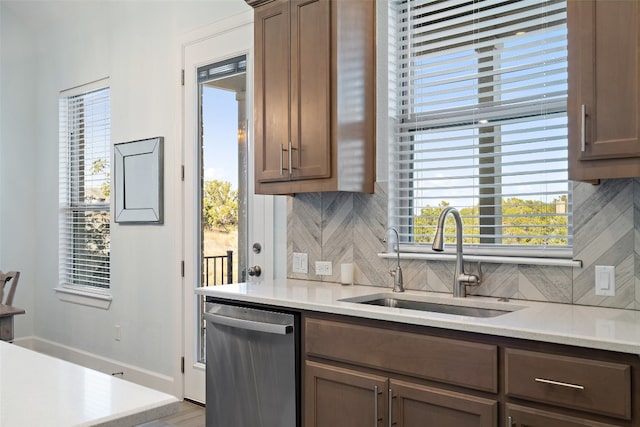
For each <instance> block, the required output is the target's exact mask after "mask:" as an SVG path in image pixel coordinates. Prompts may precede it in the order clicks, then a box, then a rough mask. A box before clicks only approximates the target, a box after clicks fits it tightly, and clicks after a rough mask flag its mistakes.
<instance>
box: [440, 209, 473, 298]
mask: <svg viewBox="0 0 640 427" xmlns="http://www.w3.org/2000/svg"><path fill="white" fill-rule="evenodd" d="M449 213H451V214H452V215H453V218H454V219H455V220H456V271H455V273H454V278H453V296H454V297H461V298H464V297H466V296H467V286H478V285H479V284H480V280H481V278H482V269H481V267H480V263H478V274H477V275H475V274H466V273H465V272H464V259H463V257H462V219H461V218H460V213H459V212H458V210H457V209H456V208H454V207H451V206H449V207H447V208H445V209H444V210H443V211H442V212H441V213H440V217H439V218H438V228H437V229H436V235H435V236H434V237H433V246H432V248H433V250H434V251H437V252H442V251H443V250H444V222H445V220H446V218H447V215H448V214H449Z"/></svg>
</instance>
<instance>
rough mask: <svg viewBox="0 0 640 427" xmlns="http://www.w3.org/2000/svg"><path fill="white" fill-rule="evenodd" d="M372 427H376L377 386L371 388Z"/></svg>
mask: <svg viewBox="0 0 640 427" xmlns="http://www.w3.org/2000/svg"><path fill="white" fill-rule="evenodd" d="M373 427H378V386H375V387H374V388H373Z"/></svg>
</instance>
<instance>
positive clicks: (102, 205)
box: [55, 78, 112, 309]
mask: <svg viewBox="0 0 640 427" xmlns="http://www.w3.org/2000/svg"><path fill="white" fill-rule="evenodd" d="M104 91H106V92H104ZM93 94H98V95H99V96H102V99H101V100H100V101H101V105H102V106H103V107H104V103H106V111H107V117H103V118H102V119H103V120H102V121H101V122H99V123H93V122H92V121H91V120H87V121H85V120H84V119H85V117H84V116H81V117H82V122H83V125H82V126H83V127H82V129H81V130H80V131H78V129H79V128H78V125H75V124H74V123H72V118H73V117H72V116H73V114H74V113H77V112H78V107H76V106H71V105H70V104H71V103H72V102H80V103H82V102H83V101H84V100H85V99H87V98H89V97H90V96H91V95H93ZM78 100H79V101H78ZM110 100H111V89H110V87H109V79H108V78H107V79H101V80H98V81H95V82H92V83H89V84H86V85H82V86H78V87H75V88H72V89H69V90H65V91H62V92H61V93H60V97H59V107H60V109H59V126H60V128H59V150H60V152H59V164H58V167H59V180H60V181H59V182H60V187H59V194H58V201H59V209H58V218H59V224H58V233H59V234H58V242H59V253H58V263H59V264H58V284H57V287H56V288H55V291H56V293H57V295H58V298H59V299H61V300H63V301H68V302H73V303H78V304H83V305H89V306H94V307H99V308H104V309H106V308H108V307H109V305H110V302H111V300H112V298H111V249H110V243H111V222H112V221H111V193H112V192H111V182H110V181H111V179H110V176H111V140H110V128H111V108H110ZM79 108H84V106H83V107H79ZM87 122H88V123H87ZM89 126H91V127H89ZM94 131H95V132H96V133H98V132H101V136H100V137H98V138H97V140H96V141H93V142H91V141H88V140H89V139H90V138H89V137H88V135H90V134H91V133H92V132H94ZM78 132H79V133H82V136H80V137H78V136H77V133H78ZM85 135H86V136H87V137H85ZM93 150H96V153H97V154H94V155H93V156H94V157H95V158H94V163H95V162H96V161H99V160H104V163H103V164H102V165H101V167H102V169H100V171H99V172H93V173H91V172H90V173H85V172H84V171H85V169H86V164H85V163H84V159H85V156H88V155H92V154H90V153H92V152H93ZM87 153H89V154H87ZM77 159H81V160H77ZM96 175H100V176H101V177H100V178H97V182H98V184H100V186H104V185H107V186H108V187H107V188H108V192H109V193H108V194H105V192H103V193H98V195H96V196H95V197H96V198H95V199H92V196H89V195H88V194H87V193H88V191H86V190H87V189H88V188H90V187H89V186H86V185H85V179H88V177H91V176H96ZM93 214H97V216H96V217H97V218H98V220H97V222H93V226H94V227H95V229H94V230H91V229H87V228H86V224H87V223H88V222H89V221H87V220H86V217H87V216H91V215H93ZM78 218H80V219H78ZM105 230H106V231H105ZM92 232H95V233H99V234H100V236H101V237H102V238H103V240H101V241H100V242H99V243H98V247H97V248H96V247H94V248H88V246H89V245H88V243H87V242H88V240H87V236H88V235H89V236H90V233H92ZM81 252H82V253H81ZM91 252H94V253H97V254H99V255H91ZM99 257H101V259H99ZM85 260H88V261H89V264H88V267H87V268H88V269H91V270H94V272H95V271H97V270H98V269H99V270H100V271H101V273H102V274H101V275H99V276H95V275H94V272H90V273H89V275H87V276H86V277H87V279H86V280H79V279H77V278H76V277H77V276H80V275H78V274H77V273H78V272H79V271H80V268H79V267H78V262H82V261H85Z"/></svg>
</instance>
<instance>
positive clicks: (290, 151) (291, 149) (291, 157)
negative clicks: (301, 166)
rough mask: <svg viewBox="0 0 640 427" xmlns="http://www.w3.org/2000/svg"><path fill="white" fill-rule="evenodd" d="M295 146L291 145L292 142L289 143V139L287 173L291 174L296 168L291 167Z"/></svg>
mask: <svg viewBox="0 0 640 427" xmlns="http://www.w3.org/2000/svg"><path fill="white" fill-rule="evenodd" d="M296 150H297V148H296V147H294V146H293V144H291V141H289V175H290V176H291V175H293V170H294V169H296V168H294V167H293V152H294V151H296Z"/></svg>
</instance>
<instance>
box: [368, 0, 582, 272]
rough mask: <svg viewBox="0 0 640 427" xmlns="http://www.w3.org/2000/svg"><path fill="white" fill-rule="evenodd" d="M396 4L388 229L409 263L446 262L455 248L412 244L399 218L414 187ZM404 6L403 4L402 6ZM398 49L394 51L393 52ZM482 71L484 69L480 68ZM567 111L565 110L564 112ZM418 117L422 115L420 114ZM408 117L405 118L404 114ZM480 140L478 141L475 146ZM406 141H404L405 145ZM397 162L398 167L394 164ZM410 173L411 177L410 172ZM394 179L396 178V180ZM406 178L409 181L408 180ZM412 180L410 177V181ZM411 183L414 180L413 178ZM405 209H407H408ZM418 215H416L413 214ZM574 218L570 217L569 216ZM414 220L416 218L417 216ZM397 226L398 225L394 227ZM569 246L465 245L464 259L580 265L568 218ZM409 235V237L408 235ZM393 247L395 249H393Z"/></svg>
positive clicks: (391, 29) (391, 253) (392, 26)
mask: <svg viewBox="0 0 640 427" xmlns="http://www.w3.org/2000/svg"><path fill="white" fill-rule="evenodd" d="M392 3H394V4H390V5H389V9H388V13H389V16H388V22H389V32H388V33H387V34H388V37H389V39H390V40H389V43H388V45H389V47H390V50H389V53H388V62H389V64H388V67H389V68H388V76H389V79H388V82H389V83H388V84H389V90H388V92H387V93H388V94H389V99H388V106H389V112H390V117H391V118H392V121H391V122H395V126H393V125H392V127H393V129H391V128H390V129H389V134H390V136H391V135H392V136H391V138H390V139H389V146H388V153H389V156H388V161H389V164H388V168H389V169H388V174H389V176H388V179H389V194H388V202H389V206H388V210H389V220H388V221H389V223H388V225H389V226H392V227H397V228H398V230H399V231H400V232H401V233H402V234H404V235H405V239H401V242H400V246H399V248H400V251H401V253H402V257H403V258H409V259H438V260H447V259H453V254H454V253H455V250H454V249H453V247H452V245H449V247H448V248H447V249H445V253H444V254H439V253H434V252H432V251H431V245H430V244H428V243H413V242H411V240H412V236H413V228H414V225H413V220H410V221H408V222H410V223H411V224H409V223H403V222H402V221H401V220H400V218H401V216H402V215H401V214H399V213H398V212H399V209H400V207H399V206H398V203H400V202H399V201H398V199H399V197H398V196H397V194H398V193H401V192H407V193H408V192H411V191H412V189H413V188H412V185H408V186H403V185H402V182H401V181H402V180H401V179H400V177H399V176H398V174H399V173H401V171H399V170H398V169H397V167H396V165H398V164H399V163H400V162H399V161H398V157H399V156H400V155H399V154H398V152H399V151H400V150H399V149H398V147H399V141H400V138H399V136H398V133H399V132H401V131H400V129H401V128H402V127H403V124H402V117H404V116H403V111H402V109H403V106H402V104H401V102H400V98H401V97H402V96H403V95H402V94H401V91H400V89H399V85H398V81H399V80H400V77H399V73H398V68H399V63H400V62H401V60H400V55H399V53H400V46H401V42H400V41H398V40H394V38H395V37H396V34H398V33H399V32H400V27H401V26H402V24H400V23H399V19H398V10H399V9H400V8H402V7H405V6H404V5H403V4H404V3H406V2H399V1H398V2H392ZM401 3H402V4H401ZM394 48H395V50H394ZM478 67H479V69H480V68H481V67H482V65H481V64H480V63H479V64H478ZM478 96H479V97H481V96H482V93H478ZM564 111H566V108H565V110H564ZM418 114H419V113H418ZM405 115H406V114H405ZM404 127H406V126H404ZM479 139H480V138H479V137H477V139H476V144H477V143H478V140H479ZM406 141H407V140H405V143H406ZM394 162H395V163H394ZM478 167H480V166H478ZM408 173H411V171H409V172H408ZM394 175H395V176H394ZM405 178H406V177H405ZM409 178H411V177H409ZM411 179H412V178H411ZM567 186H568V209H571V208H572V206H571V202H572V200H571V196H572V186H571V181H569V180H568V179H567ZM405 209H406V207H405ZM414 215H415V214H414ZM570 215H571V214H570ZM414 218H415V216H414ZM394 222H395V223H394ZM567 228H568V235H567V239H568V245H567V246H560V247H554V246H541V245H536V246H524V245H523V246H520V245H517V246H516V245H501V244H495V243H494V244H472V245H468V244H465V245H464V250H465V258H466V259H468V260H469V261H474V260H475V261H493V262H497V260H499V262H504V263H524V264H542V265H569V266H575V265H577V264H578V263H579V261H573V260H572V259H571V258H572V256H573V249H572V239H573V230H572V224H571V218H570V216H569V220H568V226H567ZM408 231H409V233H408ZM408 234H409V235H410V236H411V237H409V241H407V237H406V236H407V235H408ZM391 244H392V245H391ZM395 248H396V245H395V242H393V243H390V246H389V247H388V251H389V253H386V254H379V255H380V256H381V257H391V256H395V255H394V252H395Z"/></svg>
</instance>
